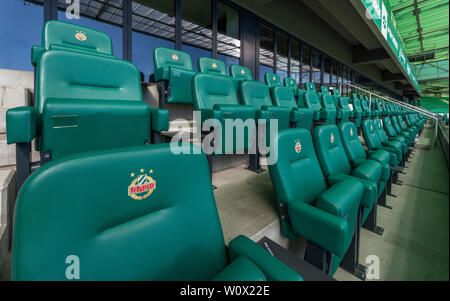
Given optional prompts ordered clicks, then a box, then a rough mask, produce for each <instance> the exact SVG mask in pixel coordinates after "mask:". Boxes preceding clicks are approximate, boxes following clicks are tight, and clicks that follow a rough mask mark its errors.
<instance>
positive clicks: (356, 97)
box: [352, 93, 360, 102]
mask: <svg viewBox="0 0 450 301" xmlns="http://www.w3.org/2000/svg"><path fill="white" fill-rule="evenodd" d="M356 99H358V100H360V99H359V97H358V95H357V94H356V93H352V101H353V102H354V101H355V100H356Z"/></svg>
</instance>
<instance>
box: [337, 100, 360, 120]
mask: <svg viewBox="0 0 450 301" xmlns="http://www.w3.org/2000/svg"><path fill="white" fill-rule="evenodd" d="M333 98H335V97H334V96H333ZM349 101H350V100H349V98H348V97H338V106H337V112H336V119H337V120H338V122H339V124H342V123H345V122H347V121H350V120H351V121H352V122H354V123H356V122H355V119H354V118H353V112H352V110H351V109H350V106H349V105H348V103H349Z"/></svg>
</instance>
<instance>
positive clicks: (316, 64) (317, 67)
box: [313, 51, 321, 87]
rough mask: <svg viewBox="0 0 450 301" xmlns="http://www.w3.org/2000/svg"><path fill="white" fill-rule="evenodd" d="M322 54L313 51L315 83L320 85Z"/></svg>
mask: <svg viewBox="0 0 450 301" xmlns="http://www.w3.org/2000/svg"><path fill="white" fill-rule="evenodd" d="M320 73H321V71H320V54H319V53H318V52H316V51H313V83H315V84H316V87H317V86H318V85H320Z"/></svg>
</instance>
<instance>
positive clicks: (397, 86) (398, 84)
mask: <svg viewBox="0 0 450 301" xmlns="http://www.w3.org/2000/svg"><path fill="white" fill-rule="evenodd" d="M410 88H411V85H408V84H402V83H401V82H395V90H407V89H410Z"/></svg>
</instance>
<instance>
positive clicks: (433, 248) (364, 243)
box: [213, 129, 449, 280]
mask: <svg viewBox="0 0 450 301" xmlns="http://www.w3.org/2000/svg"><path fill="white" fill-rule="evenodd" d="M432 134H433V131H432V130H431V129H425V130H424V131H423V132H422V135H421V137H431V136H432ZM431 140H432V139H431ZM407 167H408V168H406V169H405V172H406V174H401V175H400V180H401V181H403V185H401V186H398V185H393V187H392V190H393V193H394V194H395V195H397V198H393V197H388V199H387V202H388V204H390V205H392V206H393V207H394V208H393V209H392V210H390V209H386V208H382V207H378V212H377V213H378V225H380V226H382V227H384V229H385V230H384V234H383V236H379V235H376V234H374V233H372V232H369V231H366V230H365V229H362V233H361V244H360V263H362V264H365V265H367V264H366V263H365V261H366V258H367V256H369V255H376V256H378V258H379V259H380V280H449V203H448V201H449V197H448V169H447V166H446V161H445V158H444V156H443V153H442V149H441V146H440V144H439V141H438V144H437V145H436V146H431V147H430V149H416V150H415V151H414V153H413V155H412V157H411V158H410V162H408V163H407ZM213 183H214V185H216V186H217V187H218V189H217V190H216V191H215V197H216V204H217V208H218V211H219V216H220V219H221V223H222V228H223V232H224V237H225V241H226V243H228V242H229V241H230V240H231V239H232V238H233V237H235V236H237V235H239V234H244V235H247V236H249V237H252V236H257V235H258V233H260V232H262V231H265V232H267V228H268V227H269V228H270V227H275V228H276V227H277V226H278V227H279V224H278V223H277V220H278V217H277V213H276V210H275V193H274V191H273V187H272V184H271V181H270V177H269V173H268V172H264V173H262V174H255V173H253V172H251V171H248V170H246V169H245V165H240V166H237V167H234V168H231V169H228V170H224V171H220V172H216V173H215V174H214V175H213ZM276 229H277V230H278V229H279V228H276ZM272 232H273V231H272ZM277 235H278V236H280V235H279V230H278V233H277ZM280 237H281V236H280ZM271 238H272V237H271ZM277 242H278V241H277ZM300 245H303V246H304V244H302V243H300ZM296 253H297V254H299V255H300V256H301V255H302V253H303V252H302V250H297V251H296ZM335 278H336V279H337V280H358V279H357V278H356V277H354V276H353V275H351V274H349V273H347V272H346V271H344V270H342V269H340V268H339V269H338V271H337V272H336V274H335Z"/></svg>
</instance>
